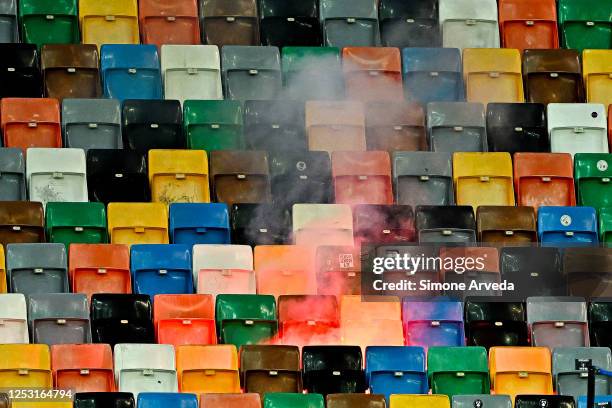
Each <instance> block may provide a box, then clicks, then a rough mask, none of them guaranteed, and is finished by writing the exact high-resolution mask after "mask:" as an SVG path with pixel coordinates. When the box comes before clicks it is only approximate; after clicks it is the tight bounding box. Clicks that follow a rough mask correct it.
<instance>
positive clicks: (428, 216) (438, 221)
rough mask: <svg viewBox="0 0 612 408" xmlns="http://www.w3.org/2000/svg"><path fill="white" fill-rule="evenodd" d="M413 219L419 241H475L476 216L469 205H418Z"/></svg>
mask: <svg viewBox="0 0 612 408" xmlns="http://www.w3.org/2000/svg"><path fill="white" fill-rule="evenodd" d="M415 220H416V221H415V226H416V230H417V235H418V241H419V242H420V243H456V242H460V243H467V244H469V243H475V242H476V217H474V210H473V209H472V207H470V206H418V207H417V208H416V211H415Z"/></svg>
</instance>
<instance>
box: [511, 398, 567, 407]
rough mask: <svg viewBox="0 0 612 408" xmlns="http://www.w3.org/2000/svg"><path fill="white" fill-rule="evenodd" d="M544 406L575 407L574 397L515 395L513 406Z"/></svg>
mask: <svg viewBox="0 0 612 408" xmlns="http://www.w3.org/2000/svg"><path fill="white" fill-rule="evenodd" d="M543 404H546V405H547V406H549V407H568V408H572V407H575V406H576V401H575V400H574V397H571V396H567V395H517V396H516V400H515V406H516V407H521V408H526V407H541V406H542V405H543Z"/></svg>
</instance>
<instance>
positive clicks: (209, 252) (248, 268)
mask: <svg viewBox="0 0 612 408" xmlns="http://www.w3.org/2000/svg"><path fill="white" fill-rule="evenodd" d="M193 279H194V281H195V282H196V287H197V288H198V293H205V294H211V295H214V296H217V295H220V294H247V295H248V294H255V293H256V281H255V272H254V270H253V250H252V249H251V247H250V246H249V245H208V244H205V245H204V244H203V245H194V246H193Z"/></svg>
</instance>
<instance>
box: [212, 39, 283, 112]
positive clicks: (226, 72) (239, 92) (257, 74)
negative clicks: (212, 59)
mask: <svg viewBox="0 0 612 408" xmlns="http://www.w3.org/2000/svg"><path fill="white" fill-rule="evenodd" d="M221 58H222V63H221V65H222V66H223V85H224V87H223V89H224V91H225V97H226V98H227V99H235V100H243V101H244V100H272V99H275V98H276V97H277V96H278V94H279V93H280V91H281V89H282V86H283V81H282V78H281V58H280V51H279V49H278V48H277V47H249V46H239V45H228V46H225V47H223V50H222V51H221Z"/></svg>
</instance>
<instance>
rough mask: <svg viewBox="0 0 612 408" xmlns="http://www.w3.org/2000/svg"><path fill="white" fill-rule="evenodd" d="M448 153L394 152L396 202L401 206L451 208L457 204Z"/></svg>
mask: <svg viewBox="0 0 612 408" xmlns="http://www.w3.org/2000/svg"><path fill="white" fill-rule="evenodd" d="M451 177H452V170H451V156H450V154H449V153H443V152H442V153H434V152H395V153H394V154H393V179H394V180H393V181H394V184H395V201H396V202H397V204H402V205H411V206H418V205H451V204H453V203H454V194H453V183H452V179H451Z"/></svg>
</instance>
